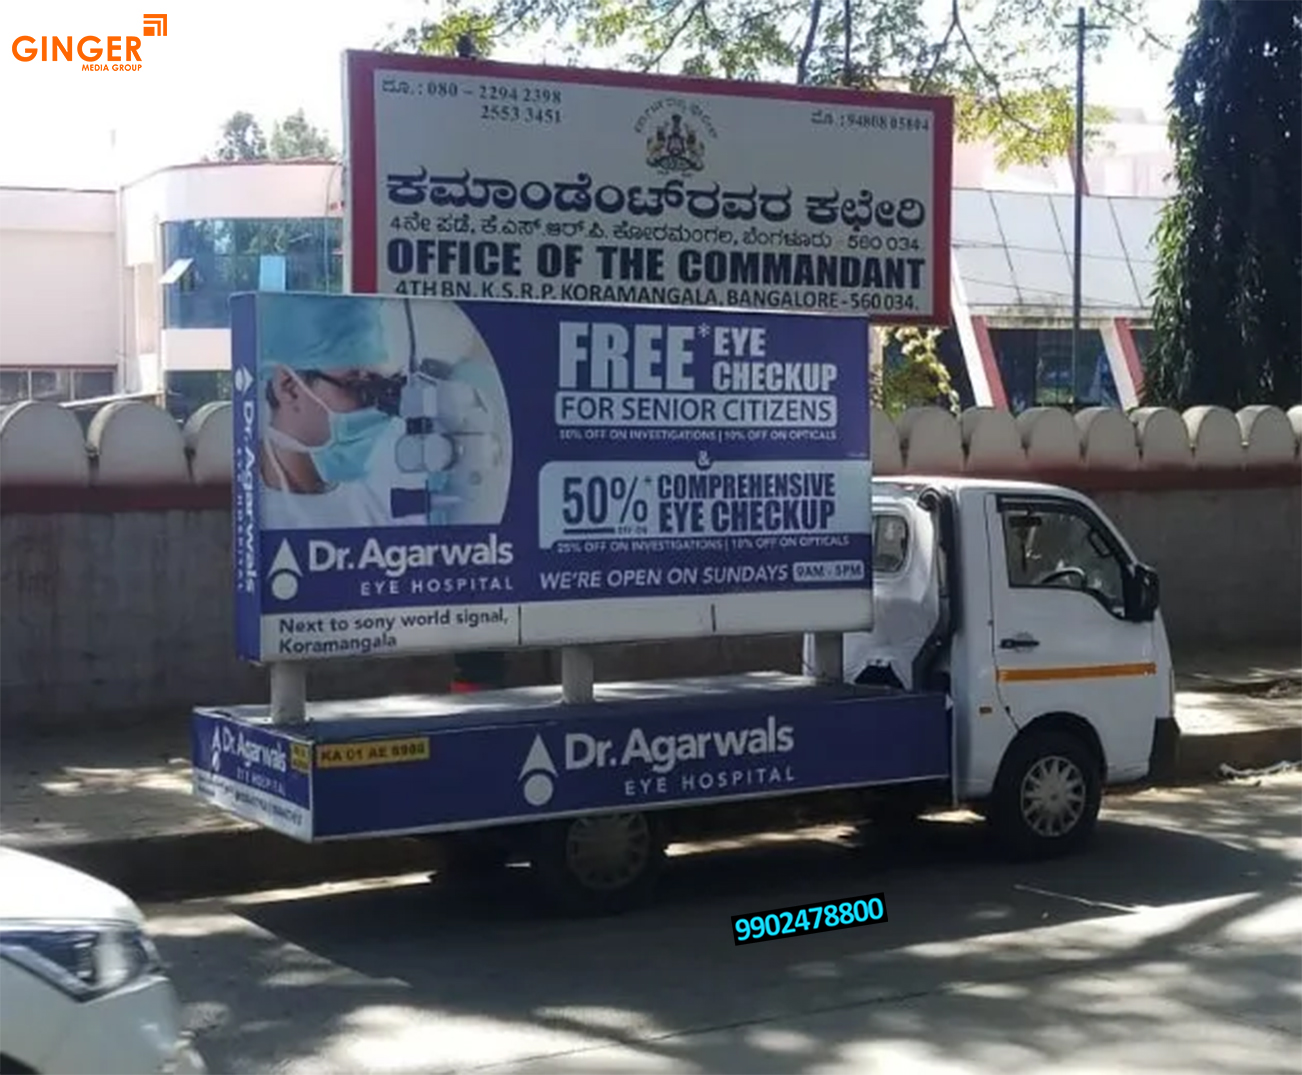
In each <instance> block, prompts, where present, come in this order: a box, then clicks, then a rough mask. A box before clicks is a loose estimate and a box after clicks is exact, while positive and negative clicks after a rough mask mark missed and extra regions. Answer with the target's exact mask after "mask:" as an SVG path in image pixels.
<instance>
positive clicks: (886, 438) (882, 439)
mask: <svg viewBox="0 0 1302 1075" xmlns="http://www.w3.org/2000/svg"><path fill="white" fill-rule="evenodd" d="M870 421H871V424H872V439H873V447H872V452H873V473H874V474H880V475H883V476H885V475H887V474H903V473H904V456H903V455H902V454H901V453H900V432H899V430H898V429H896V428H895V423H894V422H893V421H891V416H890V415H889V414H887V413H886V412H885V411H884V410H881V409H880V408H879V407H874V408H873V410H872V415H871V418H870Z"/></svg>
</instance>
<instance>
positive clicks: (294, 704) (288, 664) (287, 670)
mask: <svg viewBox="0 0 1302 1075" xmlns="http://www.w3.org/2000/svg"><path fill="white" fill-rule="evenodd" d="M306 719H307V666H306V665H304V664H303V663H302V662H299V661H276V662H275V663H274V664H273V665H272V666H271V723H272V724H302V723H303V722H304V721H305V720H306Z"/></svg>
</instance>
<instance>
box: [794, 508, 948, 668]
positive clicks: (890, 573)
mask: <svg viewBox="0 0 1302 1075" xmlns="http://www.w3.org/2000/svg"><path fill="white" fill-rule="evenodd" d="M937 540H938V537H937V533H936V524H935V521H934V519H933V517H932V515H931V514H930V513H929V512H928V511H927V510H926V509H924V508H922V507H921V506H919V504H918V503H917V502H916V501H915V500H913V499H912V498H910V497H899V498H894V497H892V498H889V499H882V498H874V501H873V543H872V551H873V629H872V630H871V631H858V632H854V633H847V634H846V635H845V638H844V644H843V645H844V650H843V652H844V660H845V678H846V681H847V682H850V683H855V682H861V683H862V682H871V683H882V684H888V685H891V686H896V687H905V688H910V689H911V688H912V687H913V660H914V658H915V657H917V655H918V653H919V652H920V651H921V649H922V647H923V645H924V644H925V643H926V641H927V639H928V637H929V636H930V635H931V633H932V632H933V631H934V630H935V628H936V624H937V623H938V622H939V618H940V585H939V581H938V580H939V573H940V570H941V565H940V563H939V557H938V555H937ZM811 645H812V639H810V638H806V639H805V670H806V672H808V671H809V670H810V668H811V667H812V653H811V652H810V647H811Z"/></svg>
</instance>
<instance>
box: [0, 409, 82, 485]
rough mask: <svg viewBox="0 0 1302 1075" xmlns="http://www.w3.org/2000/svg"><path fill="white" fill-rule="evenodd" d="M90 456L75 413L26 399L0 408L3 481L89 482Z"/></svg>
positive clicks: (26, 483)
mask: <svg viewBox="0 0 1302 1075" xmlns="http://www.w3.org/2000/svg"><path fill="white" fill-rule="evenodd" d="M89 482H90V458H89V457H88V456H87V455H86V441H85V438H84V437H83V436H82V433H81V424H80V423H79V422H78V421H77V418H76V415H74V414H73V413H72V412H71V411H67V410H64V409H63V408H62V407H60V406H58V405H57V404H54V403H42V402H38V401H37V400H26V401H25V402H23V403H15V404H13V405H11V406H8V407H5V408H4V410H3V411H2V412H0V483H3V484H5V485H87V484H89Z"/></svg>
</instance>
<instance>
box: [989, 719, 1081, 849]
mask: <svg viewBox="0 0 1302 1075" xmlns="http://www.w3.org/2000/svg"><path fill="white" fill-rule="evenodd" d="M1102 785H1103V782H1102V778H1101V774H1100V772H1099V759H1098V758H1097V757H1096V756H1095V755H1094V751H1092V750H1091V749H1090V748H1089V746H1088V745H1087V744H1086V743H1084V742H1083V741H1082V740H1081V739H1079V738H1078V737H1076V736H1074V735H1071V734H1070V733H1069V732H1065V731H1059V730H1047V731H1042V732H1036V731H1032V732H1028V733H1027V734H1026V735H1024V736H1022V737H1021V738H1020V739H1017V740H1016V741H1014V742H1013V744H1012V746H1010V747H1009V748H1008V753H1007V754H1006V755H1005V756H1004V760H1003V764H1002V765H1000V767H999V776H998V778H997V780H996V781H995V787H994V793H993V794H992V795H991V797H990V800H989V803H988V812H987V818H988V820H989V823H990V826H991V830H992V832H993V833H994V836H995V839H996V840H997V841H998V842H999V844H1000V846H1001V847H1002V848H1003V849H1004V850H1005V851H1006V852H1008V853H1009V854H1011V855H1012V856H1013V857H1015V858H1019V859H1040V858H1052V857H1054V856H1056V855H1063V854H1067V853H1069V852H1071V851H1075V850H1077V849H1078V848H1080V847H1081V846H1083V845H1084V844H1085V843H1086V842H1087V841H1088V840H1089V838H1090V836H1091V835H1093V832H1094V829H1095V826H1096V825H1097V823H1098V816H1099V804H1100V801H1101V799H1102V793H1103V786H1102Z"/></svg>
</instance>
